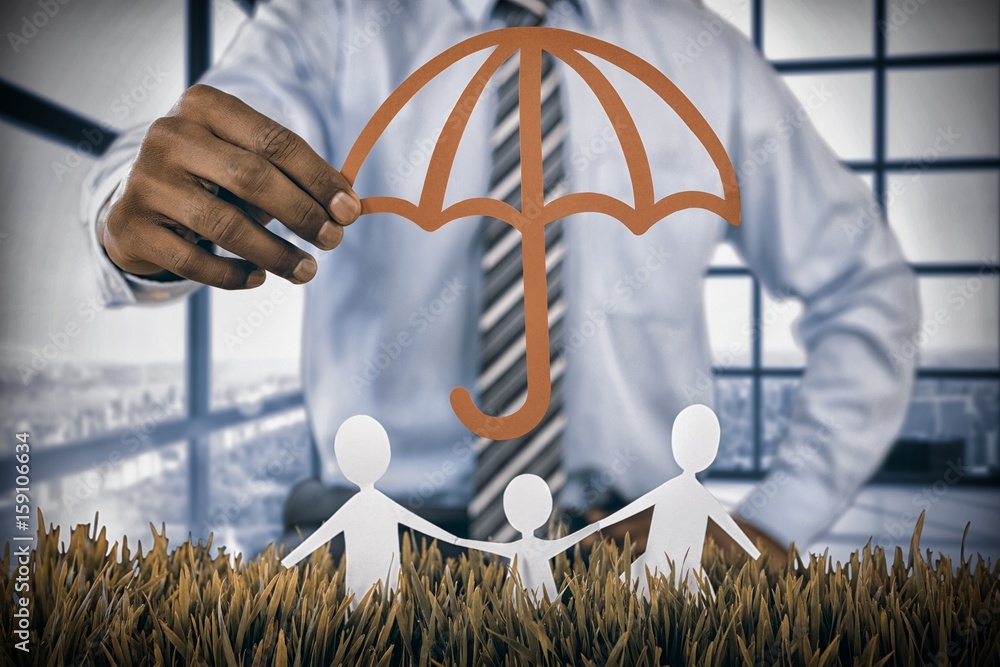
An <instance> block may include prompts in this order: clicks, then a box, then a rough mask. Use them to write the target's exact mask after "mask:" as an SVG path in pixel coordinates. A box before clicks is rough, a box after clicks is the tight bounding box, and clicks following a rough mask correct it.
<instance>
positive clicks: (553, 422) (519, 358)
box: [469, 0, 566, 541]
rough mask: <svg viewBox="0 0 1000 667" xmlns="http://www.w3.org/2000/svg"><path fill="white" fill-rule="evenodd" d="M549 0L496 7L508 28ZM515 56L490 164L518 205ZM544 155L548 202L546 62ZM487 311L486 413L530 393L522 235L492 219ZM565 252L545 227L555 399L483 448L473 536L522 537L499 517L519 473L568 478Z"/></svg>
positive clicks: (548, 80) (554, 136)
mask: <svg viewBox="0 0 1000 667" xmlns="http://www.w3.org/2000/svg"><path fill="white" fill-rule="evenodd" d="M549 2H550V0H500V1H499V2H498V3H497V11H498V12H500V13H501V16H504V17H505V18H506V21H507V25H508V27H515V26H537V25H540V24H541V23H542V22H543V21H544V20H545V14H546V12H547V10H548V4H549ZM517 58H518V55H517V54H515V55H514V56H513V57H512V58H511V60H509V61H508V62H507V63H506V64H505V65H503V66H502V67H501V68H500V69H499V70H498V73H497V77H498V80H497V84H498V102H497V116H496V127H495V129H494V131H493V135H492V142H491V145H492V149H493V168H492V172H491V176H490V194H489V196H490V198H492V199H499V200H502V201H505V202H507V203H508V204H510V205H511V206H513V207H514V208H518V209H519V208H520V206H521V170H520V167H521V158H520V132H519V126H520V118H519V114H518V110H519V104H518V75H519V68H518V60H517ZM541 91H542V94H541V100H542V156H543V167H544V168H543V172H544V180H545V199H546V201H551V200H552V199H553V198H555V197H558V196H559V195H560V191H561V189H562V188H563V186H564V182H563V181H564V178H565V166H564V163H563V160H564V156H563V135H564V133H565V126H564V124H563V116H562V108H561V106H560V101H559V85H558V78H557V72H556V68H555V63H554V61H553V58H552V56H551V55H550V54H548V53H543V56H542V81H541ZM483 238H484V251H483V258H482V270H483V283H482V285H483V308H482V313H481V315H480V318H479V337H480V358H479V376H478V378H477V381H476V390H477V391H478V392H479V394H480V401H479V403H480V404H481V405H482V406H483V410H484V412H487V413H489V414H499V415H503V414H508V413H510V412H513V411H514V410H515V409H517V408H518V407H520V405H521V404H523V403H524V399H525V394H526V390H527V372H526V364H525V330H524V284H523V271H522V265H521V235H520V234H519V233H518V232H517V231H516V230H515V229H514V228H513V227H511V226H510V225H508V224H506V223H504V222H501V221H499V220H496V219H492V218H487V219H485V220H484V221H483ZM565 254H566V245H565V240H564V239H563V233H562V222H561V221H556V222H553V223H550V224H548V225H547V226H546V228H545V255H546V256H545V265H546V277H547V280H548V304H549V341H550V343H549V349H550V353H549V354H550V366H551V370H552V398H551V402H550V405H549V410H548V412H547V413H546V415H545V417H544V418H543V420H542V422H541V423H540V424H539V425H538V426H537V427H536V428H535V429H533V430H532V431H531V432H529V433H528V434H526V435H525V436H523V437H521V438H517V439H515V440H500V441H494V440H489V439H485V438H480V439H479V441H478V442H477V445H476V449H477V452H478V454H477V464H476V480H475V488H476V492H475V496H474V497H473V500H472V504H471V505H470V508H469V516H470V519H471V523H470V532H471V534H472V536H473V537H475V538H478V539H487V538H490V537H492V538H493V539H495V540H497V541H507V540H509V539H511V538H512V537H514V536H515V535H516V531H515V530H514V529H513V528H512V527H511V526H510V525H509V524H508V523H507V520H506V518H505V516H504V511H503V492H504V489H505V488H506V487H507V483H508V482H510V480H511V479H513V478H514V477H516V476H517V475H520V474H522V473H534V474H536V475H538V476H540V477H542V478H544V479H545V480H546V481H547V482H548V483H549V486H550V487H551V488H552V491H553V493H555V492H557V491H558V490H559V488H560V487H561V486H562V484H563V483H564V482H565V476H564V473H563V472H562V469H561V465H560V464H561V462H562V456H561V448H560V441H561V439H562V432H563V429H564V426H565V422H566V419H565V416H564V414H563V411H562V379H563V378H562V376H563V371H564V370H565V367H566V361H565V358H564V357H563V355H562V354H561V353H560V352H559V350H558V348H559V342H560V334H561V329H562V321H563V314H564V313H565V310H566V302H565V297H564V296H563V289H562V279H561V273H562V272H561V265H562V261H563V258H564V256H565Z"/></svg>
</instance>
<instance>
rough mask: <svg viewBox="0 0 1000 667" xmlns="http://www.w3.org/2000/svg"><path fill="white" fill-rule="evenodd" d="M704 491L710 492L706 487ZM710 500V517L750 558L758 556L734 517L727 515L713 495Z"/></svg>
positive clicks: (755, 558)
mask: <svg viewBox="0 0 1000 667" xmlns="http://www.w3.org/2000/svg"><path fill="white" fill-rule="evenodd" d="M705 493H707V494H709V495H711V492H710V491H708V490H707V489H706V490H705ZM712 500H713V501H714V502H713V503H712V508H711V509H710V510H709V516H710V517H712V520H714V521H715V523H717V524H719V528H721V529H722V530H723V531H725V533H726V534H727V535H729V537H731V538H733V540H735V541H736V544H738V545H740V546H741V547H743V550H744V551H746V552H747V553H748V554H750V557H751V558H753V559H754V560H757V559H758V558H760V550H759V549H758V548H757V546H756V545H755V544H754V543H753V542H752V541H751V540H750V538H749V537H747V534H746V533H744V532H743V529H742V528H740V524H738V523H736V519H734V518H733V517H731V516H729V512H727V511H726V508H725V507H723V506H722V504H721V503H720V502H719V501H718V500H717V499H716V498H715V496H712Z"/></svg>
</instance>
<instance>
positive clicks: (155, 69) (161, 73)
mask: <svg viewBox="0 0 1000 667" xmlns="http://www.w3.org/2000/svg"><path fill="white" fill-rule="evenodd" d="M5 8H6V9H5V16H7V17H9V21H6V22H5V25H6V26H7V28H8V29H9V30H7V29H5V30H4V33H5V34H7V39H6V40H5V41H7V42H10V41H11V40H12V38H11V37H10V35H11V34H14V35H17V39H14V40H13V41H14V42H16V46H15V44H14V43H11V44H10V46H9V47H8V46H5V47H4V48H12V49H13V50H14V54H15V57H5V58H0V77H2V78H3V79H5V80H7V81H10V82H12V83H15V84H17V85H19V86H21V87H22V88H25V89H27V90H30V91H33V92H35V93H38V94H40V95H41V96H42V97H45V98H47V99H49V100H52V101H55V102H58V103H60V104H62V105H63V106H65V107H67V108H69V109H72V110H74V111H77V112H79V113H82V114H84V115H86V116H88V117H90V118H92V119H94V120H97V121H99V122H101V123H103V124H105V125H108V126H111V127H114V128H118V129H120V128H124V127H128V126H131V125H134V124H136V123H137V122H139V121H141V120H144V119H148V120H151V119H153V118H155V117H157V116H161V115H163V113H165V112H166V111H167V110H168V109H170V107H171V105H172V104H173V103H174V102H175V101H176V99H177V96H178V95H180V93H181V91H182V90H183V86H184V41H185V40H184V3H181V2H138V3H137V2H127V1H125V0H118V1H117V2H95V3H72V2H71V3H65V4H64V3H62V2H60V3H58V4H57V5H54V6H53V15H52V16H51V17H49V16H48V15H47V14H46V12H44V11H42V9H41V6H40V5H39V3H38V2H37V1H33V0H17V1H16V2H13V3H6V4H5ZM8 55H10V54H9V52H8Z"/></svg>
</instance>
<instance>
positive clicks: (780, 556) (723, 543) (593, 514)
mask: <svg viewBox="0 0 1000 667" xmlns="http://www.w3.org/2000/svg"><path fill="white" fill-rule="evenodd" d="M609 514H610V512H606V511H604V510H588V511H587V513H586V515H585V519H586V521H587V523H593V522H595V521H600V520H601V519H603V518H604V517H606V516H608V515H609ZM652 517H653V510H652V508H650V509H647V510H644V511H642V512H639V513H638V514H636V515H634V516H631V517H629V518H627V519H624V520H622V521H619V522H618V523H616V524H615V525H613V526H609V527H608V528H606V529H605V530H603V531H601V533H600V534H598V535H592V536H590V537H587V538H585V539H584V540H583V541H582V542H581V544H582V546H583V548H585V549H590V548H593V546H594V545H595V544H596V543H597V542H598V541H599V540H602V539H608V538H610V539H612V540H614V541H615V542H617V543H618V544H623V543H624V542H625V536H626V535H628V536H629V540H630V541H631V544H632V551H633V553H636V554H641V553H642V552H644V551H645V550H646V534H647V533H648V532H649V522H650V519H652ZM736 523H738V524H739V525H740V528H742V529H743V532H745V533H746V534H747V536H748V537H749V538H750V540H751V541H752V542H753V543H754V544H756V545H757V548H758V549H760V551H761V553H765V554H767V555H768V556H769V557H770V561H771V562H772V563H773V564H774V565H775V566H777V567H778V568H783V567H784V566H785V565H786V564H787V563H788V549H787V548H786V547H784V546H782V545H781V544H780V543H779V542H778V541H777V540H775V539H774V538H773V537H771V536H770V535H767V534H766V533H765V532H764V531H762V530H760V529H759V528H757V527H756V526H754V525H753V524H751V523H747V522H746V521H741V520H740V519H737V520H736ZM708 539H711V540H712V541H714V542H715V543H716V544H717V545H718V546H719V547H720V548H722V550H723V551H724V552H725V553H726V555H727V556H729V557H730V558H735V557H737V556H739V555H740V554H743V553H745V552H744V551H743V549H742V548H741V547H740V546H739V545H737V544H736V542H735V541H733V539H732V538H731V537H729V536H728V535H726V533H725V532H723V530H722V529H720V528H719V527H718V526H717V525H715V522H713V521H709V522H708Z"/></svg>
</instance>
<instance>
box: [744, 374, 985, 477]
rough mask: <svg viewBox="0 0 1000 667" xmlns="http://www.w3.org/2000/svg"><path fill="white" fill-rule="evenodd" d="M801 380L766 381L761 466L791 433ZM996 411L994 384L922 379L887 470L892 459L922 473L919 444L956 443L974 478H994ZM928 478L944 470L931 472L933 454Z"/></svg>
mask: <svg viewBox="0 0 1000 667" xmlns="http://www.w3.org/2000/svg"><path fill="white" fill-rule="evenodd" d="M798 386H799V379H798V378H765V379H764V380H763V386H762V391H763V408H764V415H763V419H764V423H763V427H764V437H763V438H762V443H761V444H762V452H761V455H762V463H763V465H764V467H765V468H767V467H769V466H770V465H771V463H772V462H773V460H774V456H775V453H776V452H777V447H778V445H779V444H780V443H781V441H782V440H783V439H784V437H785V434H786V433H787V431H788V420H789V418H790V417H791V414H792V410H793V409H794V407H795V400H796V392H797V391H798ZM998 411H1000V383H997V382H996V381H993V380H962V379H943V380H938V379H921V380H918V381H917V383H916V387H915V389H914V393H913V398H912V400H911V402H910V405H909V407H908V409H907V416H906V419H905V421H904V423H903V427H902V429H901V431H900V433H899V436H898V438H897V440H901V441H904V442H902V443H899V444H897V445H896V447H895V449H894V452H893V454H891V455H890V460H889V461H887V467H894V461H893V460H892V457H893V456H896V457H898V456H899V455H904V456H906V457H908V459H909V460H908V461H906V462H905V464H906V466H907V467H908V469H910V470H911V471H915V472H919V471H916V470H915V469H914V466H916V467H919V466H920V461H916V460H915V458H919V456H920V455H921V454H923V455H924V456H926V455H927V452H926V449H922V448H921V447H920V444H921V443H930V444H942V445H945V444H947V445H949V446H953V443H955V442H956V441H957V442H958V447H959V451H960V452H964V454H961V457H962V461H963V463H964V464H965V466H966V471H967V474H969V475H970V476H973V475H974V476H984V475H990V476H996V475H997V474H1000V446H998V431H1000V426H998V421H1000V417H998ZM928 458H929V459H931V461H929V462H928V469H927V470H925V471H923V472H925V473H927V476H928V477H935V478H936V477H940V470H937V469H932V468H933V466H932V465H930V464H931V463H933V462H934V461H933V459H936V458H939V457H934V456H930V457H928Z"/></svg>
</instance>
